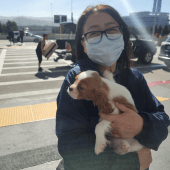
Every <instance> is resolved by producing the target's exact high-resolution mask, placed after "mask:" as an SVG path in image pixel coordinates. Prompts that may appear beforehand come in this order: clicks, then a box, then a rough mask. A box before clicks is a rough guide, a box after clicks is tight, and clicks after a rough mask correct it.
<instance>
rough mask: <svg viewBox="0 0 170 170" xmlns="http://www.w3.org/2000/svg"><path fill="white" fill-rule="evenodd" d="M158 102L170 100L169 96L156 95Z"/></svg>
mask: <svg viewBox="0 0 170 170" xmlns="http://www.w3.org/2000/svg"><path fill="white" fill-rule="evenodd" d="M156 98H157V99H158V100H159V101H160V102H162V101H166V100H170V98H165V97H156Z"/></svg>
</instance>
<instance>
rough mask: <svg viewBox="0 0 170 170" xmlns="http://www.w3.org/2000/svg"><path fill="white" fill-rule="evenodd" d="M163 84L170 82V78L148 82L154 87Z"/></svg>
mask: <svg viewBox="0 0 170 170" xmlns="http://www.w3.org/2000/svg"><path fill="white" fill-rule="evenodd" d="M163 84H170V80H165V81H156V82H151V83H148V86H149V87H152V86H159V85H163Z"/></svg>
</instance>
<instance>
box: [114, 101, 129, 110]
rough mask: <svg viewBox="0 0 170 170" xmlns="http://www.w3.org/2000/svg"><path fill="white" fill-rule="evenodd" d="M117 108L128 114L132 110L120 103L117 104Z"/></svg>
mask: <svg viewBox="0 0 170 170" xmlns="http://www.w3.org/2000/svg"><path fill="white" fill-rule="evenodd" d="M116 107H117V108H118V109H119V110H121V111H122V112H128V111H129V110H130V109H129V108H127V107H126V106H125V105H123V104H120V103H118V102H116Z"/></svg>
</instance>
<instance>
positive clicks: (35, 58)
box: [5, 57, 37, 61]
mask: <svg viewBox="0 0 170 170" xmlns="http://www.w3.org/2000/svg"><path fill="white" fill-rule="evenodd" d="M30 59H31V60H36V61H37V57H34V58H33V57H32V58H22V59H17V58H11V59H6V58H5V61H15V60H19V61H22V60H30Z"/></svg>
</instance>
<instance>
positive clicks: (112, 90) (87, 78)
mask: <svg viewBox="0 0 170 170" xmlns="http://www.w3.org/2000/svg"><path fill="white" fill-rule="evenodd" d="M103 75H104V77H105V78H104V77H100V76H99V74H98V73H97V72H96V71H85V72H81V73H80V74H79V75H77V77H76V80H75V82H74V84H72V85H71V86H70V87H69V88H68V93H69V94H70V96H71V97H72V98H73V99H87V100H92V101H93V103H94V104H95V105H97V106H98V108H99V110H100V111H102V112H103V113H105V114H120V113H121V112H120V110H118V108H116V106H115V103H116V102H119V103H121V104H124V105H125V106H126V107H128V108H130V109H132V110H134V111H135V112H137V109H136V107H135V104H134V101H133V99H132V96H131V94H130V92H129V91H128V90H127V89H126V88H125V87H124V86H122V85H119V84H117V83H115V81H114V79H113V74H112V73H110V72H109V71H107V70H106V71H104V73H103ZM110 124H111V122H109V121H107V120H104V119H102V118H100V120H99V123H98V124H97V125H96V128H95V134H96V144H95V153H96V154H99V153H101V152H103V150H104V149H105V147H106V145H107V144H109V145H110V146H111V147H113V149H114V150H115V152H116V153H118V154H126V153H128V152H133V151H137V150H140V149H142V148H143V145H141V144H140V143H139V142H138V141H137V140H136V139H134V138H130V139H116V138H114V136H113V135H111V134H112V133H111V132H112V128H111V126H110ZM106 134H109V136H110V137H109V139H108V138H106Z"/></svg>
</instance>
